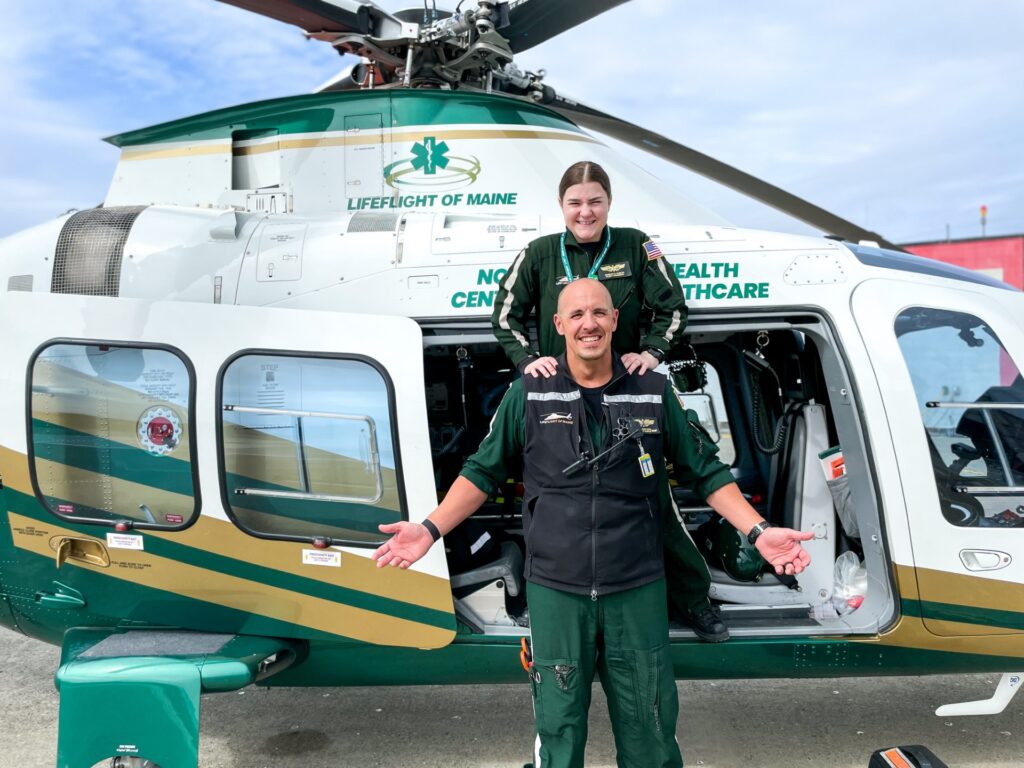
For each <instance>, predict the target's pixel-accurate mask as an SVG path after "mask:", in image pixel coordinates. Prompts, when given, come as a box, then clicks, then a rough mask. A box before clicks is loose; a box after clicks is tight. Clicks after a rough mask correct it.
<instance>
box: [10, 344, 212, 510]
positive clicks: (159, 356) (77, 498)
mask: <svg viewBox="0 0 1024 768" xmlns="http://www.w3.org/2000/svg"><path fill="white" fill-rule="evenodd" d="M194 379H195V376H194V374H193V372H192V367H191V365H190V363H189V362H188V361H187V359H186V358H185V357H184V356H183V355H182V354H181V353H180V352H178V351H176V350H171V349H169V348H157V347H144V346H136V345H129V344H116V343H111V344H99V343H78V342H75V343H70V342H68V343H63V342H61V343H54V344H50V345H48V346H46V347H44V348H43V349H42V350H40V351H39V352H38V353H36V355H35V357H34V358H33V361H32V364H31V402H30V407H31V420H30V426H29V435H30V437H29V439H30V445H31V452H32V461H31V471H32V481H33V485H34V487H35V489H36V493H37V495H38V497H39V499H40V500H41V501H42V502H43V503H44V504H45V505H46V507H47V508H48V509H49V510H50V511H51V512H53V513H54V514H55V515H58V516H59V517H64V518H68V519H72V520H79V521H84V522H94V523H105V524H111V523H115V522H126V523H129V524H130V525H131V526H133V527H139V528H157V527H160V528H180V527H182V526H185V525H187V524H188V523H189V522H190V521H191V520H192V518H193V517H194V515H195V514H196V512H197V511H198V507H199V504H198V493H197V490H196V489H197V487H198V484H197V482H196V469H195V462H194V460H193V459H194V449H193V445H194V440H193V434H194V431H193V413H194V394H193V393H194Z"/></svg>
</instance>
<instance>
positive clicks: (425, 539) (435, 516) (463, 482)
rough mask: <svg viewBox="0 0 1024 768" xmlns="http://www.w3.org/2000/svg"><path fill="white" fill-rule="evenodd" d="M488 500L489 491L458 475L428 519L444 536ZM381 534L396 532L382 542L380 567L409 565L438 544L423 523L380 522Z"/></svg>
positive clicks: (378, 555) (376, 557)
mask: <svg viewBox="0 0 1024 768" xmlns="http://www.w3.org/2000/svg"><path fill="white" fill-rule="evenodd" d="M486 499H487V494H486V493H484V492H483V491H481V490H480V489H479V488H477V487H476V486H475V485H473V483H471V482H470V481H469V480H467V479H466V478H464V477H462V476H459V477H457V478H455V482H454V483H452V487H451V488H449V489H448V494H447V495H446V496H445V497H444V501H442V502H441V503H440V504H439V505H438V506H437V509H435V510H434V511H433V512H431V513H430V514H429V515H427V520H429V521H430V522H431V523H433V524H434V526H435V527H436V528H437V530H438V532H439V533H440V534H441V535H442V536H444V535H445V534H447V533H449V532H450V531H451V530H452V529H453V528H454V527H455V526H457V525H458V524H459V523H461V522H462V521H463V520H465V519H466V518H467V517H469V516H470V515H472V514H473V513H474V512H476V510H477V509H479V508H480V505H481V504H483V503H484V501H486ZM378 528H380V531H381V533H391V534H394V535H393V536H392V537H391V538H390V539H388V540H387V541H385V542H384V543H383V544H381V545H380V546H379V547H378V548H377V550H376V551H375V552H374V553H373V555H372V557H373V559H374V560H376V561H377V567H378V568H382V567H384V566H385V565H391V566H397V567H399V568H408V567H409V566H410V565H412V564H413V563H415V562H416V561H417V560H419V559H420V558H421V557H423V556H424V555H425V554H427V550H429V549H430V547H431V546H432V545H433V543H434V537H433V536H432V535H431V533H430V531H429V530H428V529H427V527H426V526H425V525H423V524H422V523H407V522H400V523H388V524H387V525H380V526H378Z"/></svg>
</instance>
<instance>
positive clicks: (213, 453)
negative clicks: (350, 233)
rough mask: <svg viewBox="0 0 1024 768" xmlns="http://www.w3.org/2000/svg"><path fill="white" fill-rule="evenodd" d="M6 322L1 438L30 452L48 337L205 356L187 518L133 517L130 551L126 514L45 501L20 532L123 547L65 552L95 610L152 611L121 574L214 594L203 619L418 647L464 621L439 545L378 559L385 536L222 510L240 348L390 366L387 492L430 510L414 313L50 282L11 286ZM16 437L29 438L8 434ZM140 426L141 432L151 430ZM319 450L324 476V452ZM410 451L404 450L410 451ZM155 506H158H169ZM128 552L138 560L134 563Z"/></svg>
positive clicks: (236, 627) (411, 510)
mask: <svg viewBox="0 0 1024 768" xmlns="http://www.w3.org/2000/svg"><path fill="white" fill-rule="evenodd" d="M26 318H32V321H31V322H27V321H26ZM0 321H2V323H3V327H5V328H17V329H18V332H17V333H14V334H10V335H9V336H8V337H7V338H6V339H5V342H4V348H5V352H6V355H5V358H6V364H5V369H6V371H5V374H3V375H0V384H2V385H3V389H2V393H3V395H5V398H4V399H5V400H7V403H6V404H3V405H0V426H2V428H3V435H4V442H5V445H4V446H3V448H4V449H6V451H7V452H8V454H10V455H13V456H17V455H18V454H20V455H21V456H23V457H28V456H29V455H30V448H31V446H29V445H28V442H29V440H31V439H33V438H32V435H30V434H29V433H28V432H27V427H26V422H25V418H26V401H25V397H26V392H29V389H28V387H27V382H26V377H27V376H31V375H32V372H31V371H30V370H29V367H28V366H29V361H30V360H32V359H33V356H34V355H35V354H36V353H37V351H38V350H39V349H40V348H41V347H43V346H45V345H46V344H47V343H48V342H51V341H53V340H68V339H73V340H74V343H76V344H86V345H88V344H90V343H91V342H93V341H95V342H96V343H97V344H102V343H104V342H105V343H106V344H108V345H110V346H111V347H116V346H118V345H120V344H124V345H125V346H126V347H132V346H134V347H138V346H139V345H145V346H146V348H149V347H153V348H158V349H160V348H162V349H167V348H172V349H173V350H176V351H179V352H180V353H181V356H183V357H184V359H185V364H186V366H188V367H190V368H191V369H192V370H193V371H194V376H193V377H192V378H193V381H194V387H193V391H192V392H191V393H190V394H191V396H192V397H193V398H194V412H193V413H192V414H190V416H191V417H192V420H193V423H194V425H195V428H194V440H190V444H189V453H190V455H192V456H194V457H195V467H196V470H197V473H198V486H197V487H196V488H195V489H194V490H195V497H196V499H197V501H198V499H200V498H201V500H202V501H201V505H202V506H201V509H200V510H199V511H198V512H197V513H196V514H195V516H194V520H192V521H187V520H180V521H179V520H178V516H177V515H175V516H174V517H173V518H172V519H169V520H168V523H169V524H168V525H166V526H165V525H162V524H161V525H158V526H154V525H147V523H146V521H145V519H142V520H136V523H135V524H132V525H130V526H129V530H128V531H127V532H126V535H127V536H129V537H136V538H134V539H132V541H134V542H136V543H137V544H138V546H139V547H140V549H138V550H135V551H131V550H128V549H125V550H120V549H111V548H110V545H109V541H110V539H109V536H108V535H107V534H109V533H113V532H114V528H113V522H114V521H106V523H108V524H104V523H99V524H95V523H90V522H89V521H88V520H85V521H84V522H83V521H82V520H81V519H78V520H76V519H75V518H74V517H69V518H67V519H66V518H65V517H63V516H58V514H56V513H53V512H46V511H45V510H44V509H43V508H42V506H41V505H40V508H39V509H38V511H37V512H33V514H35V515H37V520H36V521H35V522H36V531H35V533H36V536H35V538H34V539H33V540H31V541H27V543H26V542H22V543H21V544H19V543H18V542H15V546H16V547H18V546H22V547H23V548H25V547H35V548H36V549H38V550H39V551H38V552H35V553H34V554H35V555H37V556H42V558H45V559H49V560H50V563H51V564H52V563H53V562H54V560H53V557H54V555H53V553H52V552H50V550H49V549H47V548H46V546H45V544H46V541H48V540H51V539H53V537H54V536H58V537H59V536H71V537H76V541H77V539H78V538H82V539H92V540H98V541H99V543H101V544H105V545H106V550H107V553H108V554H109V558H110V561H111V562H110V563H109V564H107V565H103V564H96V563H90V562H87V561H88V558H87V557H85V556H82V557H79V558H77V559H76V557H75V556H74V555H75V553H74V552H72V557H71V558H69V559H68V560H66V561H64V562H63V563H61V562H58V564H57V566H56V568H57V571H56V572H57V573H59V575H60V576H61V578H62V580H63V581H65V582H68V583H69V585H70V586H75V585H76V584H78V585H79V586H81V585H82V584H85V585H86V586H84V587H82V589H83V593H84V597H85V599H86V601H87V602H89V608H90V610H92V609H94V608H96V609H97V610H99V606H101V605H102V606H104V609H103V610H101V611H100V615H111V616H114V617H116V618H122V619H138V618H140V617H139V616H138V615H134V616H129V615H127V614H126V615H124V616H121V615H120V614H118V613H116V612H115V611H117V610H118V608H117V607H116V606H117V601H116V599H114V598H115V593H116V591H117V590H116V586H117V585H118V584H121V583H122V582H123V581H125V580H127V581H132V582H134V584H135V586H140V585H141V586H143V587H146V588H148V589H152V590H156V591H155V592H152V593H150V594H153V595H154V598H153V603H154V606H156V605H157V604H158V603H161V602H162V604H163V605H164V606H165V609H164V610H166V606H168V605H173V604H174V601H173V600H168V599H167V597H166V590H169V591H171V592H172V593H174V594H175V595H177V596H184V597H190V598H193V599H194V600H197V601H201V603H202V604H203V605H208V606H210V605H212V606H213V609H211V610H209V611H205V610H204V611H203V612H204V618H203V621H204V622H205V623H204V624H203V625H202V626H199V625H198V624H197V625H196V626H195V627H194V628H198V629H206V630H208V631H235V632H246V633H251V634H266V635H275V636H289V637H310V638H314V637H316V638H322V639H323V638H326V637H329V636H333V637H337V638H338V639H342V640H356V641H361V642H367V643H371V644H381V645H394V646H406V647H416V648H437V647H442V646H444V645H447V644H448V643H449V642H451V640H452V638H453V637H454V634H455V626H456V624H455V618H454V610H453V604H452V595H451V587H450V582H449V580H448V570H447V562H446V559H445V554H444V549H443V548H442V547H439V546H438V547H433V548H432V549H431V551H430V552H429V553H428V554H427V555H426V556H425V557H424V558H423V559H421V560H420V561H419V562H417V563H416V564H415V565H414V566H413V567H412V568H410V569H409V570H407V571H402V570H399V569H394V568H385V569H378V568H376V565H375V563H373V562H372V561H371V560H370V554H371V553H372V552H373V549H374V547H375V546H376V545H375V544H374V543H373V542H372V541H370V540H363V541H352V542H347V541H346V542H342V543H339V544H333V543H332V542H327V543H326V546H322V545H324V544H325V542H318V543H316V544H315V543H314V542H313V538H314V537H312V536H309V537H305V538H303V537H302V536H300V535H296V536H288V537H279V538H277V539H274V538H268V537H261V536H254V535H252V534H251V533H247V532H245V531H244V530H243V529H242V528H240V527H238V526H237V525H236V524H235V522H233V519H232V516H231V514H230V513H229V510H227V509H225V506H226V505H225V504H224V503H223V501H222V492H221V488H222V486H221V483H222V475H221V472H220V471H219V467H218V461H217V457H218V455H219V451H218V440H217V434H218V429H219V425H220V422H221V417H222V413H223V412H222V410H221V408H222V404H221V402H220V392H219V385H220V375H221V372H222V369H223V368H224V367H225V366H226V365H228V364H230V362H231V361H232V360H234V359H236V358H237V357H238V356H239V354H240V353H241V354H247V353H251V352H253V351H258V352H260V353H269V354H273V355H284V356H293V357H312V358H316V359H323V360H327V361H332V360H360V361H368V362H367V366H368V367H371V368H375V369H376V370H378V371H380V372H384V376H383V378H384V379H385V380H386V383H387V386H388V391H389V396H390V419H391V421H392V422H393V425H394V426H393V428H392V427H391V425H387V426H384V425H377V430H378V432H379V431H380V430H382V429H389V430H391V433H390V441H391V442H393V453H394V461H395V467H394V468H393V469H392V470H390V471H391V472H393V476H394V478H395V480H394V482H396V483H398V484H399V485H400V492H398V493H397V494H394V493H393V494H392V497H391V498H397V499H399V500H400V501H401V502H403V503H402V504H401V505H400V508H399V509H398V510H397V511H396V512H394V513H393V514H396V515H400V517H401V518H402V519H408V520H411V521H413V522H418V521H421V520H422V519H423V518H424V517H425V516H426V515H427V514H428V513H429V512H431V511H432V510H433V509H434V508H435V507H436V505H437V493H436V489H435V485H434V475H433V466H432V462H431V460H430V456H431V453H430V440H429V435H428V428H427V414H426V398H425V395H424V390H423V387H424V384H423V382H424V376H423V351H422V335H421V332H420V329H419V326H418V325H416V323H415V322H413V321H412V320H409V319H408V318H403V317H388V316H374V317H372V318H368V317H366V316H356V315H346V314H341V313H334V312H314V311H306V310H291V309H279V308H266V307H239V306H232V305H215V304H197V303H185V302H146V301H141V300H135V299H111V298H106V297H91V296H76V295H51V294H40V293H35V294H32V293H25V294H15V293H7V294H5V295H2V296H0ZM29 413H30V414H31V408H29ZM132 413H134V411H133V412H132ZM172 420H173V419H172ZM363 421H364V422H365V418H364V419H363ZM140 423H141V422H140ZM321 426H322V425H321ZM131 427H132V429H131V430H129V433H126V434H125V435H123V436H121V438H122V445H127V446H128V448H129V449H131V450H133V451H134V452H135V453H136V454H142V453H145V450H146V449H151V448H152V446H148V445H141V444H140V445H141V450H140V446H134V445H133V441H134V437H133V436H132V434H130V432H132V431H133V430H134V420H132V422H131ZM12 436H20V439H18V440H12V439H11V437H12ZM139 439H140V440H142V441H143V443H144V442H145V439H146V438H145V435H143V436H142V437H140V438H139ZM318 450H319V452H320V459H321V464H320V466H321V470H320V471H321V475H323V469H322V467H323V466H324V464H323V459H324V457H325V452H324V450H322V449H318ZM152 452H153V451H152V450H150V453H152ZM5 455H6V454H5ZM401 457H405V461H404V462H402V461H401ZM143 458H144V457H143ZM327 458H329V456H328V457H327ZM381 461H384V460H383V459H382V460H381ZM375 466H376V465H375ZM378 468H379V467H378ZM95 471H96V470H95V469H94V472H95ZM101 472H102V470H101ZM26 474H27V473H26ZM328 474H329V469H328ZM21 490H22V492H23V493H25V495H26V496H28V497H31V496H32V495H33V491H32V489H31V488H28V489H21ZM372 495H373V494H367V497H370V496H372ZM36 498H37V499H38V497H36ZM328 501H330V500H328ZM355 501H356V503H359V502H363V501H366V502H372V501H373V499H371V498H366V499H360V498H357V499H356V500H355ZM154 512H155V513H156V514H157V516H158V517H159V515H160V512H159V510H156V509H154ZM4 522H5V523H6V522H7V521H6V520H5V521H4ZM161 523H162V520H161ZM172 523H173V524H172ZM374 525H375V523H374ZM41 529H45V536H40V535H39V531H40V530H41ZM383 538H384V537H383V535H381V536H380V539H381V540H383ZM40 541H42V542H43V543H42V544H40V543H39V542H40ZM76 546H78V545H77V544H76ZM90 546H92V547H94V546H95V545H90ZM186 549H187V550H188V552H186V551H185V550H186ZM90 551H91V550H90ZM172 552H173V553H180V554H182V557H181V558H180V559H175V558H174V557H171V556H170V554H169V553H172ZM45 559H44V560H40V561H39V562H40V563H43V562H45ZM121 561H124V562H125V563H128V561H132V562H133V563H135V564H134V565H132V566H131V567H128V566H127V565H122V564H121ZM136 561H137V562H136ZM114 566H120V567H114ZM51 567H53V566H52V565H51ZM75 574H78V576H77V579H78V580H77V581H76V575H75ZM90 575H91V576H92V577H93V578H92V581H90ZM96 576H110V577H113V580H111V579H106V580H103V579H100V581H103V582H104V583H105V584H107V585H111V586H113V587H115V588H114V589H108V588H107V587H106V586H104V587H103V588H96V587H95V584H96V579H95V578H94V577H96ZM90 584H91V585H93V586H91V587H90V586H89V585H90ZM79 586H75V588H76V589H77V588H79ZM90 590H91V591H90ZM106 593H110V595H109V596H108V595H107V594H106ZM161 594H163V595H164V597H163V598H160V597H159V596H160V595H161ZM181 602H182V603H185V602H187V601H185V600H182V601H181ZM136 608H137V606H136ZM126 610H127V609H126ZM153 610H154V611H156V610H158V608H154V609H153ZM193 610H195V609H193ZM198 612H199V611H196V613H198ZM154 616H156V618H155V619H154V618H149V620H150V621H156V622H157V623H163V622H172V623H175V624H177V625H181V626H192V625H191V624H189V623H187V622H188V615H187V614H186V615H185V617H184V619H182V618H180V617H171V616H170V615H169V614H163V615H161V614H158V613H155V614H154ZM175 618H177V619H178V620H177V621H175Z"/></svg>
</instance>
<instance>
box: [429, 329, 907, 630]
mask: <svg viewBox="0 0 1024 768" xmlns="http://www.w3.org/2000/svg"><path fill="white" fill-rule="evenodd" d="M424 339H425V347H424V348H425V375H426V397H427V412H428V420H429V424H430V440H431V451H432V454H433V459H434V471H435V479H436V485H437V489H438V493H439V496H441V495H443V493H444V491H445V489H447V488H448V487H449V486H450V485H451V483H452V482H453V481H454V479H455V478H456V477H457V476H458V473H459V471H460V469H461V467H462V464H463V462H464V460H465V458H466V457H467V456H469V455H471V454H472V453H473V451H475V449H476V447H477V446H478V445H479V443H480V441H481V440H482V439H483V438H484V436H485V435H486V434H487V431H488V427H489V422H490V419H491V417H492V416H493V415H494V413H495V411H496V409H497V406H498V403H499V402H500V400H501V397H502V395H503V394H504V392H505V391H506V389H507V387H508V385H509V383H510V382H511V381H512V380H513V378H514V377H515V375H516V373H515V371H514V370H513V369H512V367H511V366H510V364H509V362H508V360H507V358H506V357H505V355H504V353H503V351H502V350H501V348H500V347H499V346H498V345H497V344H496V343H495V342H494V340H493V337H491V336H490V332H489V329H486V330H484V329H481V330H480V331H479V332H477V333H474V332H473V331H471V330H467V328H466V327H465V326H464V325H463V326H459V327H445V326H443V325H438V326H433V327H431V326H426V327H424ZM687 341H688V342H689V343H688V345H685V346H684V350H686V352H684V355H685V357H686V359H684V360H679V361H677V362H675V363H674V364H672V365H671V369H672V373H671V375H673V380H674V381H675V382H676V383H677V384H678V385H679V386H678V389H679V390H680V391H679V397H680V399H681V401H682V403H683V405H684V407H686V408H687V409H690V410H692V411H693V412H694V414H695V415H696V417H697V418H698V419H699V421H700V424H701V426H702V427H703V428H704V431H705V432H706V433H707V437H708V438H709V439H710V440H711V441H713V442H714V443H716V444H717V448H718V452H719V458H720V459H721V460H722V461H723V462H724V463H726V464H727V465H729V466H730V467H731V469H732V472H733V475H734V476H735V478H736V481H737V483H738V485H739V487H740V489H741V491H742V492H743V493H744V495H745V496H746V498H747V499H748V500H749V501H750V502H751V503H752V504H753V505H754V507H755V508H756V509H757V510H758V511H759V512H760V513H761V514H762V515H764V517H765V518H766V519H768V520H770V521H771V522H773V523H776V524H779V525H786V526H791V527H795V528H800V529H803V530H813V531H814V532H815V534H816V538H815V540H813V541H811V542H809V543H808V544H807V547H808V549H809V551H810V553H811V555H812V564H811V566H810V568H809V569H808V570H807V571H806V572H804V573H803V574H802V575H801V576H800V577H799V578H793V577H777V576H776V575H775V574H774V573H772V572H771V569H770V568H766V567H765V564H764V562H763V561H762V560H761V559H760V558H759V557H758V556H757V555H756V552H755V553H753V555H754V556H751V551H750V550H749V549H748V548H747V547H746V546H745V543H744V542H742V541H741V538H742V537H740V536H739V535H738V534H737V533H736V532H735V531H734V529H732V528H731V526H729V525H728V524H726V523H724V521H723V520H722V519H721V518H720V517H719V516H718V515H717V514H715V513H714V512H713V510H712V509H711V508H710V507H709V506H708V505H707V504H706V501H705V500H704V499H701V498H697V497H696V496H695V494H693V492H692V491H690V490H689V489H688V488H685V487H682V486H679V485H678V484H676V483H675V482H673V497H674V502H675V505H676V507H677V515H678V518H679V520H680V521H681V524H682V525H684V526H685V528H686V530H687V532H688V534H689V535H690V537H691V538H692V539H693V540H694V542H695V544H696V545H697V547H698V549H699V551H700V552H701V554H702V555H703V557H704V559H705V561H706V562H707V565H708V568H709V571H710V573H711V580H712V584H711V590H710V592H711V594H710V596H711V598H712V599H713V600H714V601H715V603H716V604H717V605H718V606H719V607H720V609H721V611H722V615H723V618H724V619H725V621H726V622H727V624H728V626H729V628H730V631H731V632H732V633H733V634H734V635H744V634H749V635H765V634H769V635H773V634H778V635H787V634H803V635H806V634H814V633H816V632H821V633H836V632H837V631H839V632H842V633H843V634H851V633H876V632H877V631H878V630H879V628H880V627H882V626H884V625H885V624H887V623H888V622H889V621H890V620H891V619H892V618H893V617H894V615H895V606H894V604H893V598H892V595H893V594H894V591H895V590H894V589H893V586H892V585H891V584H890V576H889V572H890V569H889V567H888V566H887V565H886V558H885V554H884V551H883V548H882V545H881V543H880V542H881V541H882V540H883V538H882V531H881V529H880V519H879V514H878V510H877V506H876V501H875V496H874V493H873V492H872V491H871V483H870V481H869V479H868V475H869V462H868V461H867V453H866V447H865V445H864V440H863V437H862V431H861V427H860V424H859V417H858V414H857V408H856V403H855V400H854V397H853V394H852V393H853V387H852V386H851V384H850V380H849V378H848V377H847V375H846V371H845V368H844V365H843V362H842V359H841V356H840V354H839V352H838V347H837V344H836V342H835V339H834V337H833V335H832V332H831V330H830V328H829V325H828V323H827V322H826V320H825V318H824V317H821V316H818V315H815V314H813V313H807V312H800V313H797V314H785V313H780V314H778V315H771V316H768V315H763V314H758V315H756V316H750V315H748V316H743V315H734V316H730V315H714V316H712V315H706V314H698V315H697V316H695V317H692V318H691V323H690V325H689V327H688V336H687ZM682 390H686V391H682ZM840 446H841V450H840V449H839V447H840ZM846 466H849V467H851V468H856V473H857V477H856V482H850V479H851V477H850V476H849V475H847V474H846V470H845V468H846ZM826 471H828V472H831V473H832V474H834V475H835V477H834V478H827V477H826ZM522 490H523V489H522V484H521V482H520V478H517V477H510V478H509V480H508V483H507V484H506V485H505V486H504V487H502V488H499V489H497V490H496V491H495V492H494V493H493V494H492V495H491V496H490V497H489V499H488V501H487V502H486V503H485V505H484V506H483V507H482V508H481V509H480V510H479V511H478V512H477V513H476V514H475V515H474V516H473V517H471V518H470V519H469V520H468V521H467V522H466V523H464V524H463V525H462V526H460V528H458V529H456V530H455V531H453V532H452V533H451V534H449V535H448V536H447V537H446V538H445V547H446V553H447V556H448V563H449V570H450V572H451V574H452V575H451V582H452V591H453V596H454V598H455V609H456V615H457V616H458V618H459V619H460V621H461V622H462V623H463V624H464V625H465V627H467V628H468V629H469V630H471V631H473V632H477V633H507V632H509V631H510V630H511V629H513V628H515V627H525V626H528V625H529V610H528V606H527V605H526V601H525V585H524V583H523V579H522V568H523V541H522V524H521V516H520V511H519V505H520V503H521V495H522ZM847 553H848V554H847ZM837 561H838V562H840V563H841V565H840V566H839V567H840V570H841V571H842V576H841V580H840V582H839V585H838V588H837V583H836V578H837V577H836V570H837V566H836V563H837ZM676 618H678V617H676ZM672 634H673V635H674V636H676V637H684V636H687V635H688V634H689V630H688V629H686V628H685V627H684V626H683V625H682V624H681V623H679V622H678V621H676V620H674V621H673V623H672Z"/></svg>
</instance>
